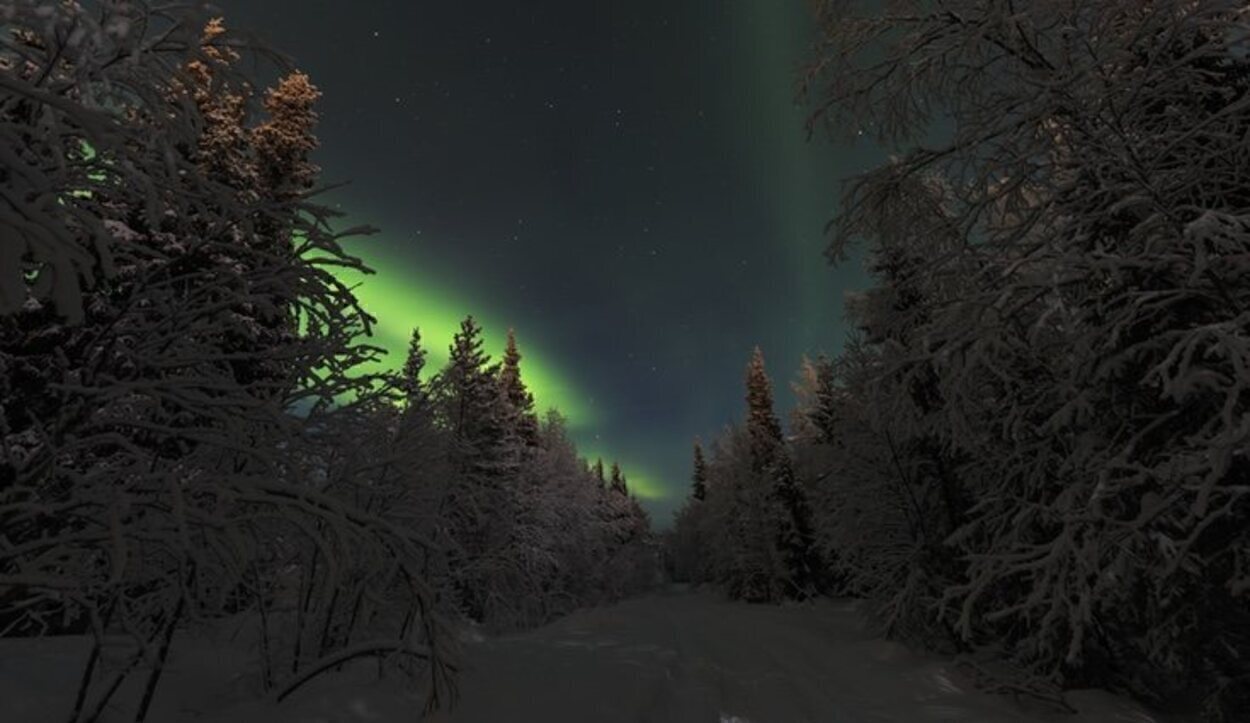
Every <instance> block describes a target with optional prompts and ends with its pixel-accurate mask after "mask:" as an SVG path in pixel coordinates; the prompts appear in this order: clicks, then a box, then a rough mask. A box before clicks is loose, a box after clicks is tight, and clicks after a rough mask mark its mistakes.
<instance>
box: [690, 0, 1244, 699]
mask: <svg viewBox="0 0 1250 723" xmlns="http://www.w3.org/2000/svg"><path fill="white" fill-rule="evenodd" d="M817 11H818V21H819V24H820V28H821V36H820V40H819V42H818V43H817V46H816V50H815V53H814V59H813V62H812V64H811V67H810V68H809V70H808V73H807V75H806V77H805V93H806V98H807V100H808V102H809V104H810V107H811V108H812V128H813V130H816V129H827V130H829V131H831V132H833V133H834V134H837V135H839V136H841V137H848V138H854V137H858V136H860V135H865V134H866V135H868V136H869V137H872V138H875V139H876V140H877V142H878V143H879V144H881V145H882V146H884V147H886V148H888V149H890V151H891V152H892V154H893V155H892V156H891V157H890V158H889V160H888V161H887V162H885V163H883V164H881V165H879V166H878V167H876V168H873V169H871V170H869V171H868V172H866V173H865V174H863V175H862V176H860V177H858V178H856V179H853V180H851V181H850V182H849V183H848V185H847V186H846V189H845V191H844V192H843V195H842V210H841V212H840V215H839V217H838V218H837V220H836V221H835V222H834V223H833V224H832V225H831V243H830V247H829V256H830V258H831V259H832V260H833V261H835V262H842V261H845V260H846V259H848V258H850V255H851V254H850V252H851V251H852V250H857V251H858V252H859V253H860V254H862V257H863V258H864V259H865V260H866V264H867V267H868V269H869V271H870V273H871V276H872V280H873V286H872V287H871V288H869V289H867V290H865V291H860V292H848V293H847V295H846V302H847V304H846V306H847V316H848V319H849V320H850V321H851V323H852V324H853V326H854V327H855V329H856V331H855V333H853V334H852V335H851V337H850V338H849V339H848V341H847V343H846V345H845V348H844V349H843V351H842V352H841V353H840V354H838V355H837V356H836V357H835V358H832V359H826V358H821V359H816V360H812V361H809V362H806V363H805V365H804V368H803V369H802V371H801V373H800V378H799V381H798V382H797V391H798V399H799V400H800V401H799V404H798V408H797V409H796V410H795V411H794V413H793V416H792V423H791V425H790V434H789V436H786V437H782V435H781V434H779V432H778V430H777V427H776V423H775V418H774V417H773V416H772V415H773V413H772V412H771V410H770V409H769V407H770V406H771V403H770V400H769V399H768V396H767V394H766V392H767V385H766V384H765V383H764V382H761V377H762V361H761V359H760V357H759V355H758V354H757V356H756V358H755V359H754V360H753V361H752V363H751V366H750V369H749V372H748V376H747V379H748V382H747V386H748V413H747V421H746V423H745V424H744V425H740V426H734V427H731V428H729V429H727V430H726V431H725V432H724V433H723V434H722V435H720V437H718V438H717V439H716V440H715V441H714V443H713V444H712V445H711V449H710V451H709V450H703V449H702V448H698V447H696V450H695V457H694V470H695V472H694V482H693V487H692V490H691V496H690V499H689V500H688V501H687V503H686V505H685V507H684V508H683V509H682V510H681V511H680V513H679V516H678V518H677V523H676V528H675V531H674V535H673V547H672V550H673V556H672V557H673V564H674V566H675V569H676V571H677V573H678V574H679V575H681V576H684V577H686V578H688V579H691V580H695V581H703V582H712V583H717V584H721V585H723V586H725V587H726V588H727V589H728V590H729V592H730V593H731V594H733V595H735V596H737V597H740V598H745V599H751V600H780V599H786V598H802V597H806V596H810V595H813V594H819V593H833V594H846V595H854V596H858V597H862V598H864V599H866V600H867V602H868V609H869V610H870V611H871V613H872V616H873V619H874V620H875V621H876V622H877V623H878V624H879V626H880V628H881V629H882V630H883V631H884V632H886V633H888V634H890V635H892V636H894V637H898V638H902V639H905V640H908V641H911V642H914V643H918V644H922V645H925V646H929V647H933V648H936V649H940V650H945V651H948V652H951V653H955V654H958V655H960V656H961V660H963V661H965V663H966V664H967V665H968V666H969V670H970V671H971V672H974V673H975V674H977V675H982V676H986V677H985V679H986V680H987V682H989V683H990V684H992V685H994V686H997V687H999V688H1000V689H1001V688H1006V689H1010V690H1014V691H1016V692H1023V693H1026V694H1028V695H1031V696H1034V697H1037V698H1039V699H1048V700H1051V701H1053V702H1054V703H1055V704H1056V705H1060V706H1063V705H1064V704H1063V702H1062V700H1061V698H1060V697H1059V691H1060V690H1062V689H1064V688H1069V687H1089V686H1099V687H1106V688H1110V689H1113V690H1120V691H1126V692H1129V693H1132V694H1134V695H1136V696H1138V697H1140V698H1142V699H1144V700H1147V701H1149V702H1152V703H1154V704H1156V705H1159V706H1168V705H1171V704H1174V703H1176V702H1177V701H1180V703H1179V704H1182V705H1183V704H1186V703H1192V704H1193V705H1195V706H1197V707H1199V708H1201V710H1202V712H1203V714H1204V715H1205V716H1206V718H1207V719H1209V720H1220V721H1233V720H1240V719H1241V717H1243V716H1244V713H1245V711H1246V710H1250V597H1248V596H1250V486H1247V479H1250V462H1248V461H1247V459H1246V450H1247V449H1248V448H1250V425H1247V424H1246V421H1245V420H1246V419H1247V418H1248V417H1247V414H1248V413H1250V407H1248V406H1247V405H1248V404H1250V397H1248V396H1247V389H1250V343H1247V340H1248V331H1247V329H1248V326H1247V324H1248V322H1250V316H1247V311H1246V309H1247V308H1250V232H1248V229H1250V182H1248V181H1247V178H1246V175H1245V170H1244V169H1245V168H1246V167H1247V163H1248V162H1250V140H1248V139H1250V52H1248V51H1250V45H1248V44H1247V43H1248V41H1247V38H1250V32H1248V31H1250V26H1248V24H1247V17H1246V14H1245V11H1244V9H1243V7H1242V6H1241V5H1240V4H1238V3H1233V2H1223V1H1220V0H1199V1H1198V2H1181V1H1179V0H1176V1H1173V0H1151V1H1150V2H1140V3H1119V2H1110V1H1107V2H1098V1H1095V2H1068V1H1064V0H1044V1H1042V2H1031V3H1013V2H1010V1H1009V0H953V1H945V2H922V1H920V0H916V1H912V2H904V3H891V4H889V6H888V8H887V9H883V8H881V7H879V6H878V4H875V3H859V2H851V1H849V0H827V1H826V2H822V3H818V4H817ZM795 480H797V482H796V481H795ZM814 565H815V566H817V567H815V568H814V567H813V566H814ZM990 671H993V672H992V673H991V672H990Z"/></svg>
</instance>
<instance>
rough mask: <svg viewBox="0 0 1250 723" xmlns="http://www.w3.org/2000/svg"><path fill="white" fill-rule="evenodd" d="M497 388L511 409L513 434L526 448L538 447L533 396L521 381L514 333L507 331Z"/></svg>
mask: <svg viewBox="0 0 1250 723" xmlns="http://www.w3.org/2000/svg"><path fill="white" fill-rule="evenodd" d="M499 386H500V388H501V389H502V391H503V395H504V397H505V398H506V399H507V400H508V403H509V404H510V405H511V407H512V410H511V411H512V420H511V421H512V425H513V428H514V432H515V433H516V434H517V436H519V437H520V439H521V441H522V442H524V443H525V445H526V446H527V447H536V446H538V417H537V416H536V415H535V414H534V395H533V394H531V393H530V392H529V390H528V389H526V388H525V382H524V381H522V380H521V352H520V351H519V350H518V349H517V343H516V333H515V332H514V331H513V330H512V329H509V330H508V345H507V348H506V349H505V350H504V357H503V367H502V368H501V369H500V371H499Z"/></svg>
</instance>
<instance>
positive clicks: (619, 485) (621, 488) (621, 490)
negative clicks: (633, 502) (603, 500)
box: [608, 462, 629, 497]
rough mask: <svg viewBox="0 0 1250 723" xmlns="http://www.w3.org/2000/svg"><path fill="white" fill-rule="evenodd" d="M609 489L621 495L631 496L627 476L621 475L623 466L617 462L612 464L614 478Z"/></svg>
mask: <svg viewBox="0 0 1250 723" xmlns="http://www.w3.org/2000/svg"><path fill="white" fill-rule="evenodd" d="M608 488H609V489H611V490H612V491H613V492H615V493H617V494H619V495H622V496H626V497H628V496H629V487H628V486H627V485H626V484H625V475H624V474H622V473H621V466H620V465H619V464H617V463H616V462H613V463H612V477H611V482H610V483H609V485H608Z"/></svg>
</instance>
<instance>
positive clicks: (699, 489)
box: [690, 442, 707, 501]
mask: <svg viewBox="0 0 1250 723" xmlns="http://www.w3.org/2000/svg"><path fill="white" fill-rule="evenodd" d="M691 481H692V482H693V487H692V489H691V493H690V494H691V496H692V497H694V499H696V500H699V501H702V500H704V499H705V498H706V497H707V462H706V461H705V460H704V459H703V445H701V444H699V443H698V442H695V443H694V474H693V475H691Z"/></svg>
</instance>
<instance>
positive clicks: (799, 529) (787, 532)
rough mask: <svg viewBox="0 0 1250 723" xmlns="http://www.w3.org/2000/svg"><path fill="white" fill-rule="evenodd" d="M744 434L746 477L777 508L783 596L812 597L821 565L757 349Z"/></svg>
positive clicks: (750, 369)
mask: <svg viewBox="0 0 1250 723" xmlns="http://www.w3.org/2000/svg"><path fill="white" fill-rule="evenodd" d="M746 400H747V434H748V436H749V437H750V457H751V471H752V472H753V473H754V474H756V475H761V476H763V477H764V478H765V479H766V480H767V481H768V482H769V484H770V490H769V497H770V499H772V500H774V501H775V502H776V503H778V504H779V505H780V508H781V509H780V515H779V519H778V529H777V530H776V539H777V544H778V547H779V548H780V549H781V551H782V554H783V555H784V556H785V562H786V566H787V569H788V572H789V574H790V580H789V584H790V590H789V592H790V593H791V594H793V595H795V596H797V597H807V596H809V595H811V594H812V593H814V592H816V591H817V587H818V584H819V579H820V576H821V565H820V563H819V561H818V560H817V556H816V554H815V549H814V547H813V539H814V535H813V531H812V523H811V511H810V509H809V507H808V503H807V496H806V495H805V494H804V492H803V489H802V488H801V487H800V486H799V483H798V480H797V479H795V475H794V468H793V467H792V466H791V464H790V456H789V454H788V453H787V451H786V448H785V440H784V438H783V437H782V433H781V422H780V421H779V420H778V419H777V415H776V413H775V412H774V411H773V393H772V384H771V382H769V380H768V373H767V371H766V370H765V368H764V353H763V352H762V351H761V350H760V348H759V347H756V348H755V351H754V352H753V354H752V356H751V363H750V364H749V365H748V367H747V397H746Z"/></svg>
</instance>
